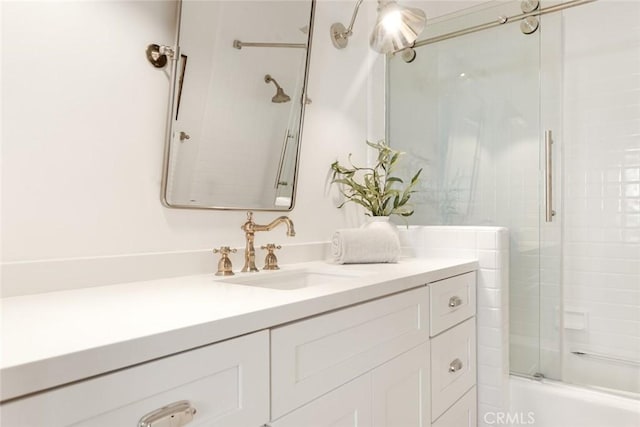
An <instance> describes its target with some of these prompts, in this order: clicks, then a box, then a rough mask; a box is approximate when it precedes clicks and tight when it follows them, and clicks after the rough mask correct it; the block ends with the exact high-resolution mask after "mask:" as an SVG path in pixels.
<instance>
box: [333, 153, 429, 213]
mask: <svg viewBox="0 0 640 427" xmlns="http://www.w3.org/2000/svg"><path fill="white" fill-rule="evenodd" d="M367 145H368V146H369V147H371V148H374V149H375V150H377V152H378V158H377V161H376V164H375V165H373V166H372V167H359V166H356V165H354V164H353V162H352V161H351V154H349V164H350V166H344V165H341V164H340V163H339V162H338V161H335V162H333V163H332V164H331V169H332V171H333V174H332V178H331V183H332V184H338V188H339V189H340V193H341V194H342V195H343V196H344V197H345V198H346V200H345V201H344V202H342V203H341V204H340V206H338V208H341V207H342V206H344V205H345V204H346V203H348V202H352V203H356V204H358V205H361V206H363V207H364V208H365V209H366V210H367V212H366V214H367V215H368V216H371V217H389V216H390V215H400V216H403V217H408V216H411V215H412V214H413V208H412V207H411V206H410V205H409V204H408V202H409V199H410V198H411V194H413V193H415V190H414V187H415V186H416V184H417V182H418V178H419V177H420V173H421V172H422V169H420V170H419V171H418V172H417V173H416V174H415V175H413V178H411V181H410V182H408V183H405V182H404V181H403V180H402V179H401V178H400V177H398V176H394V175H393V174H394V172H395V169H396V167H397V165H398V161H399V159H400V156H401V155H402V154H404V153H402V152H400V151H396V150H393V149H392V148H390V147H389V146H388V145H387V144H386V143H385V141H378V142H375V143H374V142H369V141H367Z"/></svg>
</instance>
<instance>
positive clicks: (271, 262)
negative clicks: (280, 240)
mask: <svg viewBox="0 0 640 427" xmlns="http://www.w3.org/2000/svg"><path fill="white" fill-rule="evenodd" d="M260 249H266V250H267V256H266V257H265V258H264V267H262V269H263V270H280V267H278V258H277V257H276V254H275V250H276V249H282V246H280V245H276V244H275V243H267V244H266V245H263V246H260Z"/></svg>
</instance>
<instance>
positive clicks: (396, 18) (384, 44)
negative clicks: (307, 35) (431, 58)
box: [330, 0, 427, 53]
mask: <svg viewBox="0 0 640 427" xmlns="http://www.w3.org/2000/svg"><path fill="white" fill-rule="evenodd" d="M362 1H363V0H358V1H357V3H356V7H355V9H354V11H353V16H352V17H351V22H350V23H349V27H348V28H345V26H344V25H342V24H341V23H339V22H337V23H335V24H333V25H332V26H331V29H330V33H331V40H332V41H333V45H334V46H335V47H336V48H338V49H344V48H345V47H347V44H348V42H349V37H351V35H352V34H353V24H354V22H355V20H356V16H357V15H358V9H359V8H360V5H361V4H362ZM426 22H427V17H426V16H425V14H424V12H423V11H422V10H420V9H416V8H410V7H404V6H400V5H399V4H398V3H396V2H395V1H393V0H378V17H377V19H376V24H375V26H374V28H373V31H372V33H371V36H370V37H369V45H370V46H371V48H372V49H373V50H375V51H376V52H379V53H392V52H398V51H400V50H402V49H406V48H409V47H411V46H413V43H414V42H415V41H416V39H417V38H418V35H420V33H421V32H422V30H424V27H425V25H426Z"/></svg>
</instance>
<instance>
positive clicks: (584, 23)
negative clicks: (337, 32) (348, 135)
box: [387, 0, 640, 393]
mask: <svg viewBox="0 0 640 427" xmlns="http://www.w3.org/2000/svg"><path fill="white" fill-rule="evenodd" d="M415 4H417V5H418V4H419V5H420V7H422V8H423V9H425V10H426V11H427V14H428V7H429V2H424V3H415ZM542 7H545V2H544V1H543V2H542ZM519 13H521V2H520V1H511V2H489V3H483V4H481V5H479V6H477V7H474V8H471V9H467V10H465V11H463V12H461V13H457V14H454V15H447V16H445V17H442V18H439V19H434V20H432V21H431V22H430V24H429V25H428V27H427V30H426V34H423V35H422V36H421V39H422V38H425V37H426V38H432V37H437V36H440V35H442V34H447V33H451V32H455V31H458V30H460V29H463V28H469V27H473V26H476V25H480V24H483V23H486V22H491V21H495V20H496V18H497V17H500V16H511V15H517V14H519ZM602 16H608V17H609V19H607V20H606V21H603V20H602V19H601V17H602ZM538 19H539V21H540V27H539V28H538V30H537V31H535V32H533V33H531V34H523V32H522V31H521V29H520V27H519V25H518V24H507V25H502V26H498V27H495V28H491V29H486V30H483V31H479V32H476V33H473V34H468V35H464V36H460V37H456V38H450V39H447V40H443V41H438V42H436V43H433V44H428V45H425V46H422V47H419V48H416V52H417V57H416V59H415V60H414V61H413V62H411V63H406V62H404V61H403V60H402V59H401V58H400V56H399V55H397V56H395V57H392V58H389V61H388V64H387V84H388V88H387V89H388V90H387V133H388V135H387V137H388V140H389V141H390V143H391V144H392V145H393V146H394V147H397V148H398V149H400V150H402V151H405V152H406V153H407V156H406V157H407V160H408V162H407V169H408V170H415V169H416V168H418V167H422V168H424V171H423V175H422V181H421V184H420V185H421V188H420V189H419V192H418V193H417V194H415V196H414V197H415V199H412V200H415V205H416V213H415V214H414V215H413V216H412V217H410V219H409V220H410V222H411V223H412V224H419V225H497V226H504V227H507V228H509V230H510V277H509V282H510V283H509V292H510V307H509V308H510V314H509V316H510V370H511V372H512V373H514V374H519V375H525V376H537V377H546V378H552V379H558V380H565V381H569V382H573V383H578V384H585V385H591V386H598V387H603V388H607V389H615V390H619V391H625V392H632V393H638V392H640V384H639V383H640V376H639V375H640V365H639V364H638V360H640V338H639V336H640V53H639V52H640V35H639V34H640V5H639V4H638V3H637V2H633V1H616V0H599V1H597V2H595V3H589V4H585V5H582V6H579V7H575V8H572V9H567V10H565V11H563V12H558V13H554V14H548V15H544V16H540V17H539V18H538Z"/></svg>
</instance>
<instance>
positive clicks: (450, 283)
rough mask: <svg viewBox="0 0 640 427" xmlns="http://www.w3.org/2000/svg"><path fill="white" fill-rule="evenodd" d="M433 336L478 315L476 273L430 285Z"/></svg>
mask: <svg viewBox="0 0 640 427" xmlns="http://www.w3.org/2000/svg"><path fill="white" fill-rule="evenodd" d="M429 292H430V295H431V310H430V316H431V336H432V337H433V336H435V335H438V334H439V333H440V332H442V331H444V330H446V329H449V328H450V327H452V326H455V325H457V324H458V323H460V322H462V321H464V320H466V319H468V318H470V317H471V316H473V315H475V313H476V273H475V272H472V273H466V274H462V275H460V276H455V277H451V278H449V279H445V280H440V281H439V282H433V283H430V284H429Z"/></svg>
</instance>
